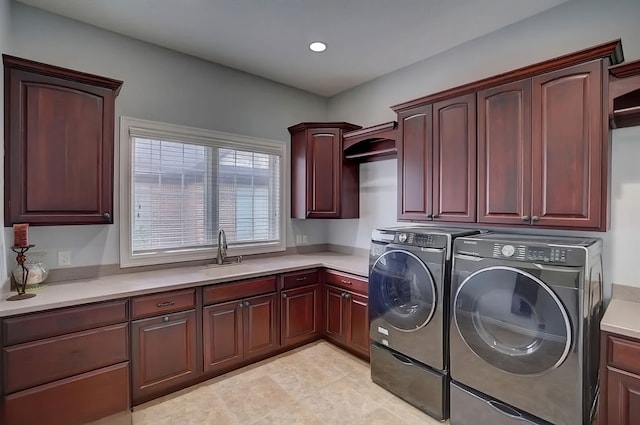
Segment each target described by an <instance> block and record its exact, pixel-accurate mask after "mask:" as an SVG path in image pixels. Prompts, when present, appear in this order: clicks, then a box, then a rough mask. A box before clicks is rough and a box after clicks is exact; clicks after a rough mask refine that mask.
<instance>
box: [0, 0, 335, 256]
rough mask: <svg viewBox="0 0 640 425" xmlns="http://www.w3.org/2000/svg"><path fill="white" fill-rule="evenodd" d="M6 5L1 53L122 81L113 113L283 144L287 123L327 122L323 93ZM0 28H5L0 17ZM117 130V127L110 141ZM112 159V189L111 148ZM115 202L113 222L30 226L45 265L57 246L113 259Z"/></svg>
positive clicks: (299, 228) (300, 226)
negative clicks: (8, 30)
mask: <svg viewBox="0 0 640 425" xmlns="http://www.w3.org/2000/svg"><path fill="white" fill-rule="evenodd" d="M0 1H2V4H5V3H7V1H6V0H0ZM12 6H13V7H12V9H11V14H10V16H11V23H12V34H11V35H12V43H11V45H10V46H8V47H9V48H8V49H6V48H5V50H8V53H10V54H12V55H15V56H19V57H24V58H28V59H32V60H36V61H40V62H45V63H49V64H53V65H58V66H63V67H67V68H72V69H76V70H79V71H84V72H89V73H94V74H98V75H102V76H105V77H110V78H115V79H119V80H123V81H124V85H123V87H122V90H121V92H120V95H119V97H118V98H117V100H116V117H120V116H121V115H124V116H129V117H136V118H143V119H149V120H154V121H162V122H168V123H175V124H181V125H188V126H194V127H200V128H208V129H213V130H220V131H226V132H231V133H238V134H243V135H248V136H254V137H262V138H268V139H275V140H284V141H289V137H290V136H289V133H288V132H287V127H288V126H291V125H293V124H297V123H298V122H300V121H321V120H323V119H326V115H327V109H326V108H327V101H326V99H324V98H322V97H319V96H315V95H312V94H310V93H307V92H304V91H301V90H297V89H293V88H290V87H287V86H284V85H282V84H278V83H275V82H272V81H269V80H266V79H262V78H259V77H256V76H252V75H250V74H246V73H242V72H238V71H235V70H232V69H230V68H226V67H223V66H220V65H216V64H212V63H209V62H206V61H202V60H199V59H196V58H194V57H191V56H187V55H183V54H180V53H176V52H174V51H171V50H167V49H164V48H160V47H157V46H154V45H151V44H148V43H144V42H140V41H136V40H133V39H131V38H128V37H124V36H120V35H117V34H114V33H111V32H107V31H104V30H102V29H99V28H96V27H93V26H89V25H86V24H83V23H80V22H78V21H74V20H70V19H66V18H62V17H60V16H57V15H53V14H50V13H48V12H44V11H41V10H39V9H35V8H31V7H29V6H25V5H23V4H22V3H12ZM0 10H1V9H0ZM1 13H2V12H0V14H1ZM4 13H5V14H6V12H4ZM0 16H1V15H0ZM7 19H8V17H7ZM0 28H5V25H2V23H1V22H0ZM0 40H1V38H0ZM5 47H6V46H5ZM117 135H118V131H116V142H117V137H118V136H117ZM116 144H117V143H116ZM115 158H116V172H115V175H116V181H115V187H116V188H118V178H117V175H118V163H117V158H118V149H117V147H116V154H115ZM114 199H115V202H116V208H115V209H114V212H115V216H114V218H115V224H114V225H95V226H58V227H35V226H33V227H31V228H30V235H29V236H30V241H32V243H35V244H36V245H37V246H36V248H35V249H34V251H36V252H46V257H45V262H46V263H47V264H48V265H49V266H50V267H57V254H56V252H57V251H61V250H64V251H71V258H72V266H84V265H95V264H116V263H118V262H119V252H118V223H119V217H118V190H116V192H115V196H114ZM287 223H288V224H287V227H288V234H289V238H288V245H289V246H292V245H293V244H294V243H293V241H294V238H293V232H294V228H293V226H294V225H293V224H292V223H291V221H288V222H287ZM307 227H309V228H310V230H308V231H307ZM317 227H318V226H317V225H316V226H314V225H313V224H308V223H297V224H295V231H296V232H302V233H305V234H311V235H317V234H320V235H322V236H323V235H324V233H323V232H322V231H318V230H317ZM320 227H322V225H320ZM5 235H6V238H7V243H11V242H12V240H13V239H12V238H13V235H12V230H11V229H10V228H6V229H5ZM323 239H324V237H323ZM310 241H311V242H315V240H313V239H311V240H310ZM321 242H323V240H322V241H321ZM2 257H3V258H4V256H2ZM9 258H11V257H9ZM11 261H13V260H11Z"/></svg>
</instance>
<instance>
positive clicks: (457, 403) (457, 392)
mask: <svg viewBox="0 0 640 425" xmlns="http://www.w3.org/2000/svg"><path fill="white" fill-rule="evenodd" d="M601 249H602V243H601V241H600V240H599V239H595V238H576V237H548V236H537V235H515V234H498V233H491V232H488V233H480V232H479V231H477V230H469V229H455V228H436V227H429V226H413V227H404V228H386V229H376V230H374V232H373V234H372V242H371V251H370V272H369V317H370V335H371V340H372V346H371V376H372V379H373V381H374V382H376V383H377V384H379V385H380V386H382V387H384V388H386V389H388V390H389V391H391V392H392V393H394V394H396V395H397V396H399V397H400V398H402V399H404V400H406V401H407V402H409V403H411V404H413V405H414V406H416V407H417V408H419V409H421V410H423V411H425V412H426V413H428V414H430V415H431V416H433V417H435V418H437V419H440V420H443V419H446V418H447V417H449V409H451V415H450V416H451V419H450V423H451V425H477V424H492V425H512V424H513V425H516V424H517V425H522V424H542V425H546V424H555V425H586V424H589V423H590V420H591V418H592V416H593V414H594V411H595V405H596V399H597V390H598V380H597V376H598V373H597V371H598V353H599V349H598V346H599V339H598V335H599V320H600V318H601V315H602V306H603V303H602V260H601Z"/></svg>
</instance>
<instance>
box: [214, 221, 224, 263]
mask: <svg viewBox="0 0 640 425" xmlns="http://www.w3.org/2000/svg"><path fill="white" fill-rule="evenodd" d="M226 258H227V235H226V234H225V233H224V230H222V228H219V229H218V256H217V259H216V260H217V261H216V262H217V263H218V264H222V263H224V260H225V259H226Z"/></svg>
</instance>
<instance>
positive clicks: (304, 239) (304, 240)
mask: <svg viewBox="0 0 640 425" xmlns="http://www.w3.org/2000/svg"><path fill="white" fill-rule="evenodd" d="M302 243H303V244H306V243H309V240H308V239H307V235H302Z"/></svg>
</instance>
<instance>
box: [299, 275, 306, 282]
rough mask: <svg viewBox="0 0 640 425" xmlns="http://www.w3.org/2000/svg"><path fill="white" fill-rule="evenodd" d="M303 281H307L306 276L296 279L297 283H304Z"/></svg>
mask: <svg viewBox="0 0 640 425" xmlns="http://www.w3.org/2000/svg"><path fill="white" fill-rule="evenodd" d="M305 280H307V276H303V277H296V281H297V282H304V281H305Z"/></svg>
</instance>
